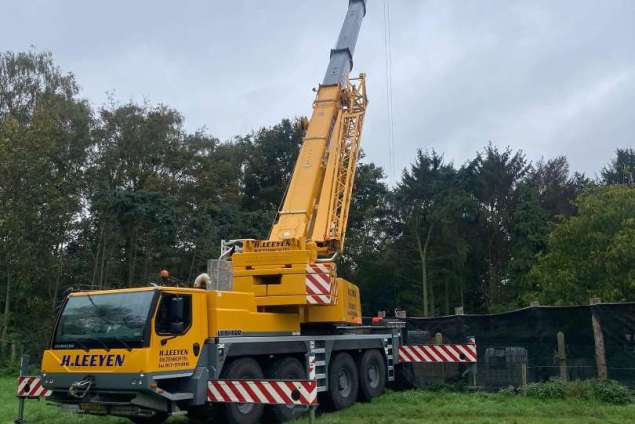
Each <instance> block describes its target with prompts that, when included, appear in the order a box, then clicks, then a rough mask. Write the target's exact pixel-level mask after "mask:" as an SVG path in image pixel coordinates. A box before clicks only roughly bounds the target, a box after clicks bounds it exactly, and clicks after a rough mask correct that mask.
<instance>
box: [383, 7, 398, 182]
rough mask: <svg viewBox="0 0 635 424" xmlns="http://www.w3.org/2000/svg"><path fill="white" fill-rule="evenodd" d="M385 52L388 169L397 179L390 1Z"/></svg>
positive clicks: (385, 13) (386, 19) (385, 32)
mask: <svg viewBox="0 0 635 424" xmlns="http://www.w3.org/2000/svg"><path fill="white" fill-rule="evenodd" d="M384 52H385V59H386V62H385V66H386V110H387V112H388V168H389V173H390V175H391V177H393V178H395V120H394V115H393V96H392V52H391V34H390V0H384Z"/></svg>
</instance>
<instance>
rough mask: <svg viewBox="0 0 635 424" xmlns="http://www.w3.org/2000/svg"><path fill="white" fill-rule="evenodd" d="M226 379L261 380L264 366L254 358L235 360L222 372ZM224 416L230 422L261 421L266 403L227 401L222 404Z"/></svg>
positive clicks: (249, 422) (250, 423) (230, 423)
mask: <svg viewBox="0 0 635 424" xmlns="http://www.w3.org/2000/svg"><path fill="white" fill-rule="evenodd" d="M221 378H222V379H225V380H240V379H244V380H261V379H263V378H264V374H263V373H262V368H260V365H258V362H256V361H255V360H254V359H252V358H241V359H237V360H235V361H233V362H232V363H231V364H229V366H227V368H225V369H224V370H223V372H222V373H221ZM222 408H223V411H222V416H223V418H225V421H224V422H226V423H228V424H256V423H257V422H259V421H260V418H261V417H262V413H263V410H264V405H262V404H255V403H226V404H224V405H222Z"/></svg>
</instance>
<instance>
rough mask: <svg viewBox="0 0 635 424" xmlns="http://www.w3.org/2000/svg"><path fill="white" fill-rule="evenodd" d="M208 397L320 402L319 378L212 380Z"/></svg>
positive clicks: (213, 399) (271, 402)
mask: <svg viewBox="0 0 635 424" xmlns="http://www.w3.org/2000/svg"><path fill="white" fill-rule="evenodd" d="M207 400H208V401H209V402H223V403H257V404H269V405H313V404H315V403H317V382H315V381H305V380H302V381H277V380H276V381H274V380H212V381H210V382H208V385H207Z"/></svg>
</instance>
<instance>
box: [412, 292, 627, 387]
mask: <svg viewBox="0 0 635 424" xmlns="http://www.w3.org/2000/svg"><path fill="white" fill-rule="evenodd" d="M592 311H593V312H594V313H595V314H596V317H597V318H598V322H599V324H600V326H601V333H602V335H603V340H604V350H605V358H606V365H607V371H608V377H609V378H611V379H614V380H617V381H619V382H621V383H623V384H625V385H627V386H630V387H635V303H619V304H599V305H593V306H572V307H550V306H533V307H529V308H525V309H520V310H516V311H511V312H506V313H501V314H491V315H455V316H448V317H437V318H414V317H413V318H408V319H407V329H408V330H409V331H408V334H409V339H410V340H409V341H408V343H410V344H414V343H431V342H432V340H433V338H434V336H435V334H436V333H440V334H441V335H442V338H443V342H444V343H462V342H464V341H465V339H466V337H468V336H473V337H475V338H476V342H477V350H478V355H479V360H478V372H477V384H478V385H479V386H483V387H489V388H492V389H496V388H500V387H505V386H509V385H513V386H518V385H520V384H522V383H524V382H536V381H546V380H548V379H549V378H551V377H559V376H566V378H568V379H571V380H573V379H587V378H595V377H596V376H597V372H598V371H597V366H596V356H595V355H596V348H595V337H594V332H593V325H592ZM558 332H562V333H563V335H564V347H565V350H564V353H566V356H561V355H559V354H558ZM460 371H461V369H459V367H458V366H456V365H445V366H438V365H436V366H435V365H425V366H421V365H417V366H416V367H414V369H413V370H412V371H411V372H413V373H414V374H417V378H416V380H417V382H416V384H417V385H422V384H430V383H438V382H441V381H445V382H447V381H448V380H449V381H451V380H452V379H453V378H455V377H456V376H457V373H460Z"/></svg>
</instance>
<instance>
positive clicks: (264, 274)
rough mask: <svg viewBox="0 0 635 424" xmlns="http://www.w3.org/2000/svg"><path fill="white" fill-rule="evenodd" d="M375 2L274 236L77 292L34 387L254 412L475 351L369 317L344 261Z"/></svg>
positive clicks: (366, 386)
mask: <svg viewBox="0 0 635 424" xmlns="http://www.w3.org/2000/svg"><path fill="white" fill-rule="evenodd" d="M365 14H366V1H365V0H350V1H349V3H348V11H347V13H346V17H345V19H344V23H343V25H342V28H341V31H340V34H339V37H338V39H337V43H336V45H335V48H334V49H332V50H331V54H330V59H329V63H328V66H327V70H326V73H325V75H324V78H323V80H322V82H321V84H320V85H319V87H318V88H317V90H316V91H317V93H316V97H315V101H314V102H313V112H312V115H311V117H310V119H308V120H303V121H302V125H303V127H304V130H305V136H304V140H303V143H302V146H301V148H300V151H299V153H298V159H297V161H296V164H295V167H294V170H293V173H292V175H291V179H290V181H289V186H288V188H287V191H286V194H285V195H284V201H283V203H282V206H281V208H280V210H279V211H278V213H277V218H276V220H275V222H274V224H273V226H272V228H271V230H270V233H269V236H268V237H267V238H266V239H262V240H257V239H236V240H231V241H228V242H223V243H222V246H221V254H220V257H219V258H218V259H217V260H215V262H213V264H215V266H213V267H211V268H212V269H208V272H207V273H203V274H201V275H200V276H199V277H197V278H196V280H195V281H194V282H193V283H192V284H191V287H179V286H178V285H170V284H168V283H167V281H166V284H165V285H156V286H151V287H143V288H130V289H112V290H101V291H78V292H74V293H71V294H70V295H69V296H68V297H67V299H66V301H65V303H64V305H63V308H62V309H61V313H60V315H59V317H58V320H57V323H56V326H55V330H54V334H53V336H52V338H51V341H50V345H49V346H48V348H47V349H46V350H45V351H44V353H43V357H42V364H41V371H42V374H41V376H39V377H37V378H35V379H26V378H23V379H21V380H20V383H19V384H20V385H19V387H18V389H19V393H21V396H23V397H28V396H32V395H34V394H36V393H40V395H41V393H44V394H45V396H47V398H48V400H49V401H51V402H53V403H56V404H58V405H60V406H62V407H64V408H67V409H69V410H74V411H77V412H83V413H87V414H96V415H116V416H123V417H128V418H130V420H132V421H133V422H135V423H161V422H163V421H164V420H166V419H167V418H168V417H169V416H171V415H179V414H187V415H188V416H189V417H190V418H191V419H192V420H199V421H201V422H206V421H207V420H209V418H210V417H213V416H221V417H222V420H223V421H221V422H227V423H239V424H248V423H256V422H258V421H260V420H261V419H263V417H265V418H266V419H267V420H273V421H286V420H289V419H292V418H294V417H296V416H297V415H298V414H301V413H302V412H303V411H305V410H306V409H307V408H311V407H312V406H314V405H315V404H316V403H318V402H319V403H320V404H323V405H328V406H330V407H331V408H332V409H336V410H337V409H341V408H345V407H347V406H349V405H351V404H352V403H353V402H355V401H357V400H358V399H361V400H369V399H372V398H373V397H375V396H377V395H379V394H380V393H382V391H383V390H384V388H385V386H386V383H387V382H388V383H390V382H392V381H394V380H395V379H396V378H397V373H396V370H397V368H396V367H398V366H399V364H403V363H412V362H474V360H475V357H476V352H475V347H474V344H473V343H468V344H465V345H443V346H426V345H406V344H405V343H404V341H405V338H404V335H405V334H404V332H403V331H404V330H403V328H402V327H403V323H402V322H400V321H398V320H397V321H395V320H392V321H383V322H382V323H381V324H380V325H377V324H376V325H364V324H363V323H362V317H361V302H360V292H359V288H358V287H357V286H356V285H355V284H353V283H351V282H349V281H347V280H345V279H344V278H341V277H340V276H338V275H337V257H338V255H340V254H341V253H342V252H343V247H344V237H345V233H346V226H347V221H348V213H349V208H350V203H351V194H352V190H353V182H354V179H355V170H356V167H357V161H358V158H359V154H360V140H361V134H362V128H363V123H364V117H365V112H366V106H367V97H366V83H365V81H366V79H365V75H364V74H361V75H359V76H358V77H351V76H350V75H349V74H350V72H351V69H352V67H353V54H354V50H355V44H356V42H357V37H358V35H359V30H360V27H361V23H362V19H363V17H364V16H365Z"/></svg>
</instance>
